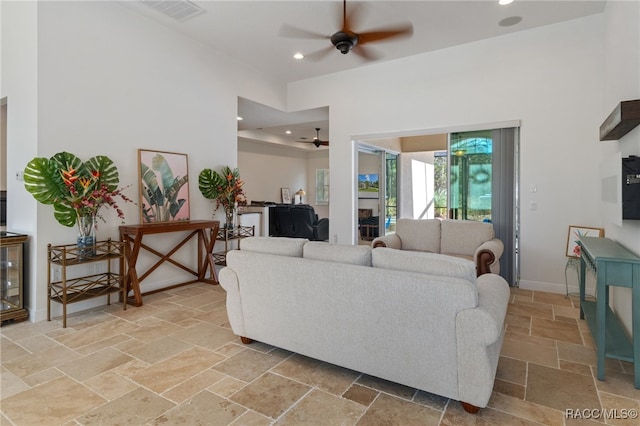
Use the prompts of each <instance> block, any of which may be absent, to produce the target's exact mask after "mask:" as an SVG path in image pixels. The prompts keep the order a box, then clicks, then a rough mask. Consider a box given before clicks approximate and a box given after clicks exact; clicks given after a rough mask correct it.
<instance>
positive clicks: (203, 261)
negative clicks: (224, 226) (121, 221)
mask: <svg viewBox="0 0 640 426" xmlns="http://www.w3.org/2000/svg"><path fill="white" fill-rule="evenodd" d="M219 226H220V222H219V221H217V220H189V221H177V222H163V223H144V224H139V225H123V226H121V227H120V241H122V242H124V243H125V247H124V253H125V258H126V260H127V265H128V269H127V273H126V274H123V275H124V285H125V288H126V289H127V291H126V293H125V294H127V295H128V294H129V291H133V298H132V299H131V300H130V301H129V303H130V304H132V305H134V306H142V296H143V293H142V292H141V291H140V282H141V281H142V280H144V279H145V278H147V277H148V276H149V275H150V274H151V273H152V272H153V271H155V270H156V269H157V268H158V267H159V266H160V265H161V264H162V263H164V262H165V261H166V262H169V263H171V264H172V265H174V266H176V267H178V268H180V269H182V270H184V271H186V272H189V273H190V274H192V275H194V276H195V277H196V278H195V279H192V280H189V281H186V282H183V283H179V284H174V285H171V286H169V287H164V288H163V289H157V290H153V291H149V292H146V293H144V294H152V293H156V292H158V291H160V290H166V289H167V288H174V287H179V286H182V285H186V284H191V283H194V282H198V281H203V282H206V283H209V284H217V283H218V279H217V278H216V272H215V266H214V262H213V255H212V254H211V253H212V251H213V244H214V243H215V240H216V235H217V234H218V228H219ZM207 230H208V232H207ZM185 231H186V232H189V231H190V232H189V234H187V235H186V236H185V238H184V239H183V240H182V241H180V242H179V243H178V244H176V245H175V246H174V247H173V248H172V249H171V250H170V251H169V252H167V253H166V254H163V253H161V252H159V251H158V250H156V249H154V248H152V247H150V246H148V245H147V244H144V243H143V242H142V238H143V237H144V236H145V235H150V234H164V233H168V232H185ZM196 235H197V236H198V259H197V261H198V266H197V270H193V269H191V268H190V267H188V266H186V265H184V264H182V263H180V262H179V261H177V260H175V259H172V258H171V256H173V254H174V253H176V252H177V251H178V250H179V249H180V248H181V247H182V246H184V245H185V243H187V241H189V240H190V239H191V238H193V237H194V236H196ZM140 249H145V250H146V251H148V252H149V253H152V254H154V255H156V256H158V257H159V258H160V260H158V261H157V262H156V263H155V264H154V265H153V266H151V267H150V268H149V269H148V270H147V271H146V272H144V273H143V274H142V275H140V276H138V271H137V270H136V262H137V261H138V255H139V254H140ZM123 268H124V265H122V266H121V270H122V272H124V270H123ZM207 271H210V272H211V276H210V278H207V277H206V275H207Z"/></svg>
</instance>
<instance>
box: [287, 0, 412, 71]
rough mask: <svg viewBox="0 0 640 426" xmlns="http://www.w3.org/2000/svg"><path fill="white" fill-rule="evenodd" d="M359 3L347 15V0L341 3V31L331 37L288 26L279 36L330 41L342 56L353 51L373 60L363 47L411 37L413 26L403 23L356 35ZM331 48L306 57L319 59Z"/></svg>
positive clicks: (330, 48) (370, 53)
mask: <svg viewBox="0 0 640 426" xmlns="http://www.w3.org/2000/svg"><path fill="white" fill-rule="evenodd" d="M360 4H361V3H356V5H357V6H355V7H351V10H350V12H349V14H347V0H343V3H342V29H341V30H340V31H338V32H336V33H334V34H333V35H331V36H326V35H323V34H320V33H315V32H313V31H309V30H305V29H301V28H297V27H293V26H290V25H286V24H285V25H283V26H282V28H281V29H280V35H281V36H283V37H292V38H307V39H330V40H331V43H332V44H333V46H335V48H336V49H338V50H339V51H340V53H342V54H343V55H346V54H347V53H349V52H351V51H353V53H355V54H357V55H358V56H360V57H362V58H364V59H367V60H373V59H377V58H376V55H374V54H373V52H371V51H370V50H368V49H367V48H365V47H364V46H363V45H365V44H369V43H373V42H377V41H382V40H387V39H391V38H399V37H409V36H411V35H413V24H411V23H405V24H399V25H397V26H392V27H385V28H378V29H376V30H373V31H368V32H362V33H356V32H355V31H354V27H355V26H356V25H355V23H356V19H355V18H354V16H355V15H356V11H357V10H358V7H359V5H360ZM332 49H333V48H332V47H331V46H327V47H326V48H324V49H322V50H320V51H318V52H314V53H311V54H308V55H306V57H307V58H309V59H312V60H313V59H319V58H321V57H323V56H325V55H326V54H327V53H329V52H330V51H331V50H332Z"/></svg>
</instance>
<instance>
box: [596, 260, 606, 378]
mask: <svg viewBox="0 0 640 426" xmlns="http://www.w3.org/2000/svg"><path fill="white" fill-rule="evenodd" d="M598 266H600V265H598ZM603 268H606V266H603ZM598 269H600V268H598ZM605 276H606V273H605V271H600V270H598V276H597V279H596V281H597V282H596V297H597V299H596V324H597V326H596V350H597V358H598V380H604V358H605V349H606V348H605V342H606V339H605V330H606V329H607V327H606V315H607V300H608V299H609V298H608V297H607V296H606V292H608V291H609V288H608V287H607V286H606V285H605V282H604V278H603V277H605Z"/></svg>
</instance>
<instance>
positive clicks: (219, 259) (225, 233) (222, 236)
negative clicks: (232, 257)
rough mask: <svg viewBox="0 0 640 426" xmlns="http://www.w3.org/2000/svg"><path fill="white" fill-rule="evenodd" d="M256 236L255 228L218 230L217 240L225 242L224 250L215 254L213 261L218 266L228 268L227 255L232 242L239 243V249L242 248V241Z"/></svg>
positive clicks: (242, 227)
mask: <svg viewBox="0 0 640 426" xmlns="http://www.w3.org/2000/svg"><path fill="white" fill-rule="evenodd" d="M254 235H255V226H236V227H234V228H232V229H228V228H222V229H220V230H218V234H217V236H216V240H218V241H224V250H223V251H218V252H215V253H213V259H214V262H215V264H216V265H219V266H227V253H228V252H229V250H231V249H230V248H229V244H230V242H231V241H234V240H237V241H238V249H239V248H240V240H242V239H243V238H247V237H253V236H254Z"/></svg>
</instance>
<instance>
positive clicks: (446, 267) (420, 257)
mask: <svg viewBox="0 0 640 426" xmlns="http://www.w3.org/2000/svg"><path fill="white" fill-rule="evenodd" d="M371 263H372V265H373V267H374V268H383V269H392V270H395V271H410V272H421V273H424V274H432V275H439V276H445V277H454V278H462V279H465V280H467V281H469V282H471V283H473V284H475V282H476V265H475V263H473V262H472V261H470V260H466V259H461V258H458V257H452V256H446V255H443V254H438V253H427V252H420V251H406V250H396V249H392V248H386V247H379V248H376V249H375V250H373V251H372V252H371Z"/></svg>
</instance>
